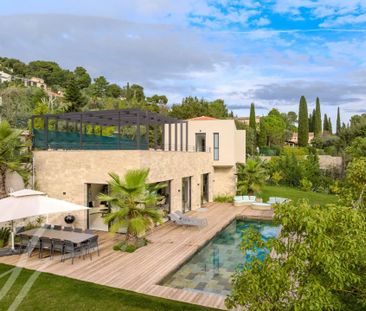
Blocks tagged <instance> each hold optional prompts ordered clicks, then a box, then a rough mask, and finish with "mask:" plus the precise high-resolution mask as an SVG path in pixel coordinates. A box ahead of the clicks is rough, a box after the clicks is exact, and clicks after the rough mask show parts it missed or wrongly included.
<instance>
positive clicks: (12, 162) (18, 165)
mask: <svg viewBox="0 0 366 311" xmlns="http://www.w3.org/2000/svg"><path fill="white" fill-rule="evenodd" d="M21 134H22V131H21V130H17V129H12V128H11V127H10V125H9V123H8V122H6V121H3V122H1V123H0V199H2V198H4V197H6V196H7V189H6V173H7V172H17V173H18V174H19V175H20V176H21V177H22V178H23V180H24V182H25V184H27V182H28V179H29V173H30V167H29V161H30V158H31V156H30V153H29V149H28V147H27V146H26V145H25V144H24V143H22V141H21Z"/></svg>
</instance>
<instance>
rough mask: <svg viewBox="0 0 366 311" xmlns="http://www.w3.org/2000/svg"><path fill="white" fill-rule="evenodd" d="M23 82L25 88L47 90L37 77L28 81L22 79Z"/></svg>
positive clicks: (41, 80)
mask: <svg viewBox="0 0 366 311" xmlns="http://www.w3.org/2000/svg"><path fill="white" fill-rule="evenodd" d="M23 82H24V85H25V86H33V87H39V88H41V89H47V85H46V83H45V82H44V80H43V79H41V78H37V77H32V78H29V79H28V78H24V79H23Z"/></svg>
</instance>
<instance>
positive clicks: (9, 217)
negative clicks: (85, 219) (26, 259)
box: [0, 189, 88, 249]
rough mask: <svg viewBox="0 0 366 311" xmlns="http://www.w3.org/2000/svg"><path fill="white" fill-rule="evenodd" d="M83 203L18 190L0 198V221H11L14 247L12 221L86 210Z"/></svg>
mask: <svg viewBox="0 0 366 311" xmlns="http://www.w3.org/2000/svg"><path fill="white" fill-rule="evenodd" d="M87 209H88V208H87V207H86V206H83V205H78V204H74V203H71V202H67V201H63V200H58V199H54V198H49V197H48V196H46V194H45V193H43V192H40V191H34V190H30V189H24V190H19V191H16V192H12V193H10V194H9V197H6V198H4V199H1V200H0V223H1V222H7V221H11V222H12V234H11V246H12V249H14V228H13V221H14V220H17V219H22V218H28V217H33V216H39V215H47V214H55V213H67V212H74V211H81V210H87Z"/></svg>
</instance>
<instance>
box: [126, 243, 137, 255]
mask: <svg viewBox="0 0 366 311" xmlns="http://www.w3.org/2000/svg"><path fill="white" fill-rule="evenodd" d="M136 249H137V246H136V245H133V244H128V245H126V248H125V252H127V253H133V252H134V251H135V250H136Z"/></svg>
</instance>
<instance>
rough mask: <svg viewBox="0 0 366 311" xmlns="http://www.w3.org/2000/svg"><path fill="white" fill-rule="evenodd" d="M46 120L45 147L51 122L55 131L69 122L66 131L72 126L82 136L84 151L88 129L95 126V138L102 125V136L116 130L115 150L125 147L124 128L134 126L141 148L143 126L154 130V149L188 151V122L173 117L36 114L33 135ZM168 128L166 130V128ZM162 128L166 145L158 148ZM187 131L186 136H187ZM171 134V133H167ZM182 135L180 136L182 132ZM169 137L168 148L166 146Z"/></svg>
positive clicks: (136, 112) (135, 112) (120, 112)
mask: <svg viewBox="0 0 366 311" xmlns="http://www.w3.org/2000/svg"><path fill="white" fill-rule="evenodd" d="M36 119H42V120H43V124H44V130H43V135H44V137H43V140H44V141H45V146H46V148H47V146H48V135H49V133H50V131H51V130H50V128H49V125H50V121H52V120H53V122H52V124H53V128H54V131H56V132H57V131H58V130H59V121H65V122H66V132H67V131H68V130H69V129H70V127H72V128H73V129H74V131H75V129H76V130H77V131H78V132H79V134H80V141H79V144H80V149H83V135H84V134H86V133H87V126H89V125H90V126H92V133H93V135H94V133H95V132H94V127H95V126H100V129H101V130H100V135H102V128H103V127H110V126H113V127H116V129H117V130H116V134H117V137H118V144H117V145H116V148H115V149H123V146H121V143H120V141H121V129H122V128H123V127H126V126H133V127H135V128H136V131H135V137H136V149H140V147H141V138H142V135H141V126H143V127H145V129H146V133H148V132H149V130H150V129H151V128H152V129H153V146H154V149H158V148H159V147H160V148H161V149H164V150H169V151H187V150H188V122H187V121H185V120H179V119H176V118H172V117H169V116H164V115H161V114H158V113H154V112H150V111H143V110H140V109H115V110H97V111H85V112H68V113H61V114H42V115H33V116H32V117H31V121H32V132H33V133H34V130H35V120H36ZM165 125H168V126H167V129H166V126H165ZM159 127H161V134H162V140H161V141H162V145H161V146H158V128H159ZM173 127H174V142H175V143H174V146H172V141H173V139H172V128H173ZM184 131H185V134H184ZM166 132H167V133H166ZM178 132H179V133H178ZM166 135H167V144H168V145H167V146H164V142H165V141H166V138H165V137H166ZM178 135H179V136H180V142H181V143H180V145H179V146H178V144H177V142H178ZM145 140H146V142H145V143H147V145H148V146H149V143H150V142H149V135H148V134H147V135H145Z"/></svg>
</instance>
